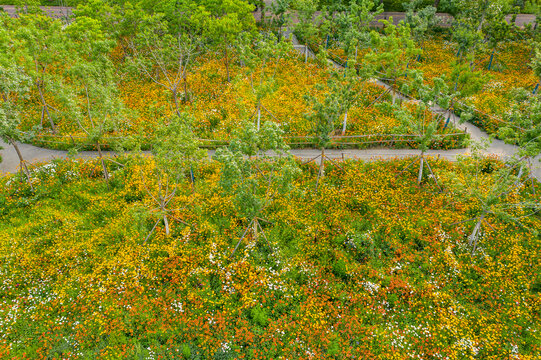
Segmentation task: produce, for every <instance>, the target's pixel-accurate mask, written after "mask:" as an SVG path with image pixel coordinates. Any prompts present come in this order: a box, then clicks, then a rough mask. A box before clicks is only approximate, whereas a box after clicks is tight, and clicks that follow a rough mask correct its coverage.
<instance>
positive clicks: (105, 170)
mask: <svg viewBox="0 0 541 360" xmlns="http://www.w3.org/2000/svg"><path fill="white" fill-rule="evenodd" d="M96 148H97V149H98V156H99V157H100V161H101V167H102V168H103V177H104V178H105V181H106V182H107V184H109V173H108V172H107V167H106V166H105V161H103V154H102V152H101V146H100V142H99V141H96Z"/></svg>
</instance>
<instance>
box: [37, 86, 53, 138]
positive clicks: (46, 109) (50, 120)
mask: <svg viewBox="0 0 541 360" xmlns="http://www.w3.org/2000/svg"><path fill="white" fill-rule="evenodd" d="M36 85H37V87H38V91H39V96H40V99H41V106H43V109H44V110H45V112H46V113H47V118H48V119H49V123H50V124H51V128H52V130H53V134H56V126H55V125H54V121H53V118H52V117H51V114H50V113H49V106H47V102H46V101H45V97H44V96H43V90H42V89H41V80H37V81H36ZM42 122H43V117H42Z"/></svg>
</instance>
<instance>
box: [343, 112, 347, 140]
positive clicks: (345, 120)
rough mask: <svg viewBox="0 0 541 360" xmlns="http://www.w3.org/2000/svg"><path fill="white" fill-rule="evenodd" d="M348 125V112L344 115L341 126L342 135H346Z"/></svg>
mask: <svg viewBox="0 0 541 360" xmlns="http://www.w3.org/2000/svg"><path fill="white" fill-rule="evenodd" d="M347 124H348V111H347V110H346V113H345V114H344V123H343V124H342V135H345V134H346V126H347Z"/></svg>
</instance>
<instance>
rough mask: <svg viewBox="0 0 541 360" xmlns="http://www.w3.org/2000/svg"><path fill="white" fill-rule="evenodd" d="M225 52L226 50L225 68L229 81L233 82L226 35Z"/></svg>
mask: <svg viewBox="0 0 541 360" xmlns="http://www.w3.org/2000/svg"><path fill="white" fill-rule="evenodd" d="M224 43H225V45H224V52H225V70H226V72H227V82H231V77H230V75H229V55H228V53H227V37H226V36H225V35H224Z"/></svg>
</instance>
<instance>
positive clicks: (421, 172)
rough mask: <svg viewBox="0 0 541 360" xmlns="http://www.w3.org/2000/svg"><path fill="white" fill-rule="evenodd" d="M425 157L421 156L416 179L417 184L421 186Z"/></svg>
mask: <svg viewBox="0 0 541 360" xmlns="http://www.w3.org/2000/svg"><path fill="white" fill-rule="evenodd" d="M424 161H425V157H424V156H423V155H421V162H420V166H419V176H418V177H417V184H419V185H420V184H421V180H423V165H424Z"/></svg>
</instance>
